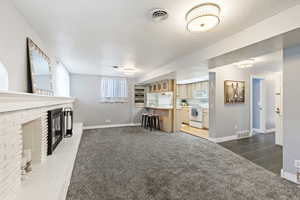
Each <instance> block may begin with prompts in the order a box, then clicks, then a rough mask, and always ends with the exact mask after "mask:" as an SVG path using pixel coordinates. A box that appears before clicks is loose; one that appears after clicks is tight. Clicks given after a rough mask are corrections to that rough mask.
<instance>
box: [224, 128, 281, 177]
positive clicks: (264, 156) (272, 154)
mask: <svg viewBox="0 0 300 200" xmlns="http://www.w3.org/2000/svg"><path fill="white" fill-rule="evenodd" d="M220 145H222V146H223V147H225V148H226V149H229V150H230V151H232V152H234V153H236V154H238V155H240V156H242V157H244V158H246V159H248V160H250V161H252V162H254V163H255V164H257V165H260V166H262V167H263V168H265V169H267V170H269V171H271V172H273V173H275V174H277V175H280V171H281V169H282V147H281V146H278V145H276V144H275V133H268V134H258V135H255V136H253V137H251V138H245V139H241V140H235V141H229V142H223V143H220Z"/></svg>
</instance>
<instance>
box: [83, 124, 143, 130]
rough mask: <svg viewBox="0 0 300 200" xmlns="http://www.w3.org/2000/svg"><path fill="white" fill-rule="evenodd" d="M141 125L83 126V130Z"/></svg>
mask: <svg viewBox="0 0 300 200" xmlns="http://www.w3.org/2000/svg"><path fill="white" fill-rule="evenodd" d="M140 125H141V124H109V125H96V126H84V127H83V130H89V129H100V128H117V127H128V126H140Z"/></svg>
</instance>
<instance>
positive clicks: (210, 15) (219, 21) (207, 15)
mask: <svg viewBox="0 0 300 200" xmlns="http://www.w3.org/2000/svg"><path fill="white" fill-rule="evenodd" d="M202 17H215V18H216V19H217V20H218V23H217V24H216V25H215V26H214V27H216V26H217V25H219V24H220V23H221V20H220V17H219V16H217V15H213V14H205V15H200V16H198V17H195V18H193V19H191V20H190V21H188V22H187V25H186V29H187V30H188V31H189V32H201V31H191V30H190V29H189V25H190V23H192V22H193V21H195V20H197V19H199V18H202ZM214 27H212V28H214ZM212 28H211V29H212ZM209 30H210V29H209ZM209 30H206V31H209Z"/></svg>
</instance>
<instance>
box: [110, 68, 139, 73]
mask: <svg viewBox="0 0 300 200" xmlns="http://www.w3.org/2000/svg"><path fill="white" fill-rule="evenodd" d="M113 68H114V69H116V70H117V71H118V72H121V73H123V74H125V75H134V74H135V73H136V72H137V71H138V69H137V68H135V67H132V66H126V67H119V66H113Z"/></svg>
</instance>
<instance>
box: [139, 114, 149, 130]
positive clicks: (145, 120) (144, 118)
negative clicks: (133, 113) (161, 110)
mask: <svg viewBox="0 0 300 200" xmlns="http://www.w3.org/2000/svg"><path fill="white" fill-rule="evenodd" d="M148 115H149V114H148V113H143V114H142V123H141V127H144V128H146V127H147V121H148Z"/></svg>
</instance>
